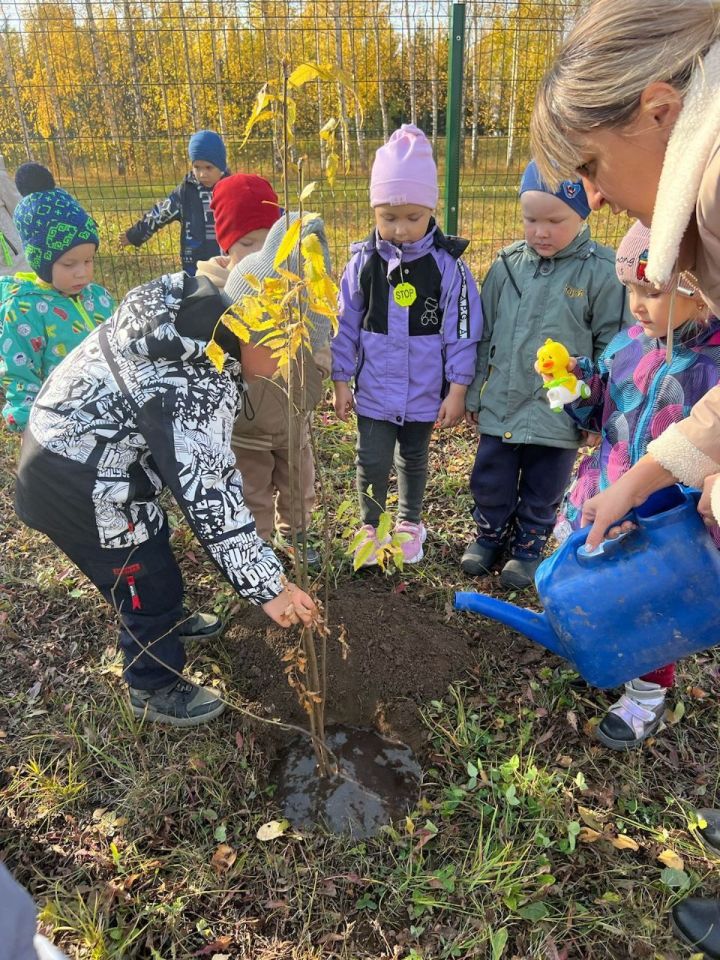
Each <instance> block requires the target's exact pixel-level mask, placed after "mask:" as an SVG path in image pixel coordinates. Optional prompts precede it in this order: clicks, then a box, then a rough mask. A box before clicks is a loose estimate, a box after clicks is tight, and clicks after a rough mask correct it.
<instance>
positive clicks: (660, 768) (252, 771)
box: [0, 414, 720, 960]
mask: <svg viewBox="0 0 720 960" xmlns="http://www.w3.org/2000/svg"><path fill="white" fill-rule="evenodd" d="M319 420H320V424H319V430H318V438H319V443H320V449H321V454H320V456H321V461H322V463H323V465H324V468H325V471H326V475H327V476H329V477H330V478H331V482H330V483H329V484H328V486H329V488H330V492H329V496H330V506H331V512H334V511H336V510H337V507H338V505H339V503H340V502H341V500H343V499H345V498H347V497H350V496H351V490H352V473H353V468H352V446H353V437H352V432H351V428H348V427H345V426H344V425H338V424H336V423H334V422H333V420H332V419H331V418H330V417H329V416H328V415H327V414H326V415H322V414H321V416H320V417H319ZM17 451H18V444H17V440H16V438H14V437H11V436H9V435H8V434H7V433H6V432H0V511H1V515H2V526H1V527H0V538H1V541H2V547H1V548H2V551H3V578H2V584H1V585H0V632H1V633H2V635H3V643H2V645H1V646H0V711H1V712H0V744H2V750H3V761H2V773H1V774H0V776H1V777H2V779H1V780H0V783H1V784H2V810H1V812H0V831H1V834H0V846H1V849H2V856H3V858H4V859H5V860H6V861H7V862H8V864H9V865H10V866H11V868H12V869H13V870H14V871H15V873H16V875H17V876H18V878H19V879H20V880H21V882H23V883H24V884H26V885H27V886H28V887H29V888H30V889H31V891H32V892H33V894H34V896H35V898H36V900H37V901H38V903H39V904H40V906H41V911H42V913H41V915H42V920H43V923H44V925H45V927H46V929H47V931H48V932H49V933H51V935H52V936H53V937H54V939H55V940H56V941H57V942H58V943H60V944H61V945H62V946H63V947H64V949H65V950H66V951H67V952H68V954H69V955H70V956H71V957H77V958H83V960H121V958H123V960H124V958H139V960H145V958H148V960H160V958H162V960H170V958H189V957H208V958H212V957H214V958H215V960H222V958H228V957H233V958H234V957H240V958H244V960H332V958H337V960H340V958H342V960H364V958H367V960H371V958H372V960H380V958H383V960H385V958H388V960H390V958H393V960H445V958H481V960H484V958H488V960H500V958H503V960H511V958H513V960H526V958H532V960H535V958H542V960H596V958H597V960H601V958H602V960H606V958H618V960H625V958H630V957H633V958H635V957H640V958H656V960H676V958H679V957H681V956H689V954H688V953H687V952H684V951H682V950H681V949H680V948H678V947H677V946H676V945H675V944H674V941H673V940H672V937H671V935H670V932H669V927H668V922H667V911H668V908H669V907H670V906H671V904H672V903H673V902H674V900H675V899H676V898H677V897H679V896H682V895H685V894H686V893H688V892H692V891H703V892H704V893H706V894H709V895H718V894H719V893H720V884H719V883H718V872H717V866H718V862H717V860H715V859H708V855H707V854H706V853H705V852H704V850H703V848H702V847H701V845H700V843H699V842H698V838H697V834H696V831H695V825H696V818H695V814H694V810H695V808H696V807H697V806H704V805H712V804H713V803H714V802H715V801H716V798H717V797H718V778H719V776H720V767H719V765H718V749H717V744H718V734H719V732H720V731H719V730H718V721H719V717H720V714H719V713H718V710H717V698H718V693H720V680H719V679H718V670H717V660H716V658H715V657H714V656H713V655H712V654H707V655H703V656H700V657H696V658H694V659H693V660H692V661H689V662H686V663H685V664H683V667H682V670H681V672H680V681H679V685H678V688H677V690H676V692H675V695H674V697H673V704H672V708H673V709H672V710H671V711H670V712H669V713H668V728H667V729H666V730H665V731H664V732H663V733H662V734H660V735H658V737H657V738H656V739H655V740H654V741H653V742H651V743H649V744H648V745H647V746H646V747H645V748H644V749H643V750H642V751H639V752H636V753H633V754H631V755H628V756H626V757H625V756H618V755H613V754H612V753H610V752H609V751H607V750H605V749H603V748H601V747H600V746H599V745H598V744H597V743H596V742H595V741H594V740H593V739H592V728H593V725H594V724H595V723H596V722H597V720H598V719H599V717H600V716H601V715H602V712H603V709H604V707H605V706H606V705H607V703H608V697H609V695H600V694H597V693H593V692H591V691H588V690H582V689H578V688H576V687H575V686H573V685H572V683H571V681H572V679H573V674H572V673H571V672H570V671H569V670H568V669H567V668H566V666H565V665H563V664H562V663H561V662H560V661H559V660H557V659H556V658H553V657H551V656H549V655H546V654H543V653H542V652H541V651H540V650H539V649H538V648H535V647H533V646H532V645H530V644H529V643H523V642H522V641H520V640H518V639H516V638H515V639H514V638H513V637H512V636H511V635H510V634H509V633H508V632H507V631H505V630H504V629H502V628H497V627H495V626H493V625H491V624H489V623H487V622H483V621H481V620H472V619H470V618H469V617H468V616H466V615H459V614H455V613H453V612H452V611H451V609H450V606H449V601H450V598H451V596H452V593H453V591H454V590H455V589H457V588H458V587H461V586H462V587H465V588H468V587H469V586H470V584H469V583H468V582H467V581H466V580H464V579H463V578H462V575H461V574H460V573H459V571H458V567H457V561H458V559H459V555H460V549H461V545H462V543H463V542H464V540H465V539H466V538H467V537H468V536H469V534H470V532H471V527H470V523H469V521H468V506H469V501H468V496H467V494H466V477H467V473H468V470H469V466H470V463H471V459H472V454H473V438H472V437H471V436H470V434H469V433H468V432H466V431H465V430H464V428H457V429H456V430H454V431H452V432H451V433H449V434H445V435H444V436H441V437H439V438H437V440H436V442H435V443H434V445H433V462H432V469H431V472H430V478H431V479H430V487H429V491H428V497H427V507H428V517H429V520H430V523H431V525H432V530H433V536H432V537H431V540H430V542H429V550H428V557H427V560H426V562H424V563H423V564H421V565H419V566H418V567H416V568H413V569H406V570H405V571H404V572H403V573H402V574H401V575H395V576H394V577H392V578H391V580H390V583H389V584H388V589H389V590H390V591H391V592H394V593H397V592H402V593H403V595H404V596H405V597H406V598H407V608H406V609H407V610H408V622H409V623H410V622H411V621H412V619H418V620H419V619H422V618H427V617H428V616H430V613H432V615H433V616H437V615H439V614H441V615H444V616H445V618H446V619H447V624H448V628H449V629H451V630H454V631H457V632H458V633H465V634H467V636H468V638H469V639H470V640H472V641H473V646H472V653H468V658H467V665H466V666H465V667H464V668H463V669H458V670H457V673H456V675H455V676H453V677H452V682H451V683H450V684H449V685H448V686H447V687H445V688H444V689H443V690H441V691H440V692H439V694H438V696H437V697H436V698H433V699H430V700H427V701H425V702H422V703H421V704H420V712H419V714H418V717H417V721H416V725H417V731H416V732H417V736H416V738H415V740H416V744H417V745H418V757H419V760H420V762H421V763H422V767H423V785H422V791H421V795H420V797H419V799H418V802H417V805H416V808H415V809H414V810H412V811H409V814H408V817H407V819H406V820H403V821H400V822H398V823H396V824H395V825H393V826H392V827H387V828H386V829H385V830H384V831H383V832H382V833H381V834H380V835H379V836H378V837H376V838H375V839H372V840H364V841H362V842H353V841H352V840H351V839H349V838H343V837H332V836H327V835H326V834H324V833H323V832H322V831H316V832H304V833H299V832H295V831H293V830H289V831H288V832H287V833H285V834H284V835H283V836H281V837H278V838H277V839H275V840H271V841H267V842H261V841H259V840H258V839H257V837H256V833H257V830H258V828H259V826H260V825H262V824H263V823H265V822H267V821H269V820H272V819H276V818H277V817H278V810H277V808H276V806H275V804H274V801H273V781H272V774H271V764H272V761H273V759H274V757H275V752H276V740H275V739H274V738H273V730H270V731H269V732H268V731H267V729H266V727H265V725H264V724H263V723H260V722H258V721H256V720H253V719H251V718H249V717H248V716H247V714H246V713H245V712H243V711H246V710H249V711H250V712H251V713H255V714H260V715H262V716H265V717H268V716H272V709H270V708H269V705H268V704H264V705H263V704H260V703H253V702H252V701H251V700H249V699H248V698H247V696H245V695H244V694H243V689H244V687H243V671H242V669H241V670H239V671H238V669H237V668H236V669H235V670H233V664H234V663H236V660H237V657H238V651H237V650H235V649H234V648H233V644H232V638H233V636H235V634H234V633H233V624H235V623H242V621H243V616H244V614H243V608H242V607H241V606H240V605H238V604H237V603H236V602H235V599H234V598H233V596H232V594H231V592H230V590H229V588H228V587H227V586H226V585H225V584H224V582H223V581H221V580H220V579H219V577H218V576H217V574H216V573H215V572H214V569H213V568H212V567H211V565H210V564H209V562H206V560H205V558H204V556H203V555H202V552H201V551H200V550H199V549H198V548H197V546H196V545H194V543H193V541H192V538H191V537H190V536H189V535H188V534H187V532H186V531H185V530H184V528H183V526H182V524H181V522H180V521H179V519H178V521H177V524H176V527H175V532H174V544H175V548H176V551H177V553H178V555H179V556H180V558H181V563H182V566H183V570H184V573H185V577H186V581H187V583H188V588H189V592H190V594H191V596H192V597H193V599H194V600H195V601H196V602H198V603H200V602H203V601H204V602H205V604H206V605H207V601H208V599H209V598H212V604H211V605H212V606H214V608H215V609H216V610H219V611H220V612H222V613H223V614H224V615H226V616H227V617H228V620H229V624H230V630H229V634H228V638H229V639H227V640H226V641H225V642H218V643H216V644H214V645H212V646H209V647H206V648H199V649H195V650H194V651H193V652H192V655H191V660H190V665H189V669H190V672H191V673H192V674H193V675H194V676H196V677H197V678H199V679H202V680H204V681H206V682H209V683H213V684H215V685H217V686H219V687H220V688H221V689H224V690H225V694H226V696H227V698H228V699H229V701H230V702H231V704H233V706H234V708H235V709H231V710H229V711H228V712H227V713H226V715H225V716H224V717H223V718H221V720H219V721H217V722H215V723H214V724H212V725H210V726H208V727H207V728H201V729H199V730H197V731H187V732H178V731H168V730H160V729H156V728H153V727H152V726H149V725H143V724H142V723H140V722H139V721H138V720H136V719H135V718H134V717H133V716H132V715H131V714H130V713H129V711H128V709H127V706H126V703H125V700H124V697H123V685H122V681H121V678H120V665H119V662H118V659H117V656H116V654H115V646H114V632H115V631H114V624H113V618H112V616H111V614H110V612H109V611H108V610H107V609H106V608H105V607H104V606H103V605H102V603H101V601H100V600H99V598H98V597H97V596H96V595H95V593H94V592H93V590H92V589H91V587H90V586H89V584H88V583H87V582H86V581H84V580H83V578H82V577H80V576H79V575H78V574H77V573H76V572H75V570H74V569H73V567H72V566H71V565H70V564H69V563H68V562H67V561H66V560H65V559H64V558H63V557H62V555H60V554H59V553H58V552H57V551H56V550H55V549H54V548H52V547H51V546H50V545H49V544H48V543H47V542H46V541H45V540H44V538H42V537H41V536H39V535H37V534H35V533H33V532H32V531H29V530H27V529H25V528H23V527H22V526H21V525H19V524H18V522H17V521H16V520H15V518H14V514H13V511H12V487H13V464H14V462H15V459H16V456H17ZM331 562H332V579H333V584H334V588H335V589H336V590H337V591H338V593H339V594H340V595H341V594H342V593H343V590H344V589H345V590H347V589H348V586H349V585H350V584H351V583H353V584H354V585H356V581H357V578H356V577H354V575H353V574H352V571H351V569H350V567H349V564H348V561H347V558H346V557H345V556H344V553H343V544H342V541H341V540H340V539H338V540H337V541H335V542H334V543H333V547H332V556H331ZM482 586H483V588H484V589H488V590H491V591H495V590H496V587H495V584H494V583H493V581H492V580H491V579H490V578H488V579H487V580H485V581H484V582H483V584H482ZM518 599H520V600H522V601H523V602H526V603H529V602H532V601H531V597H530V596H528V597H525V598H518ZM378 617H379V619H380V624H379V627H380V629H381V630H382V629H383V623H382V611H379V612H378ZM386 632H387V633H388V636H387V638H386V641H387V643H388V644H390V645H392V644H393V641H394V637H393V634H392V631H389V630H388V631H386ZM470 649H471V648H470V647H468V650H470ZM410 668H412V671H414V672H418V671H422V670H423V668H424V661H423V658H422V652H421V651H419V652H418V657H417V659H416V662H413V663H408V673H410V672H411V670H410ZM231 677H234V679H233V682H232V683H230V682H229V680H230V678H231ZM268 709H270V712H269V713H268ZM279 719H281V720H282V719H287V718H286V717H282V716H281V717H280V718H279Z"/></svg>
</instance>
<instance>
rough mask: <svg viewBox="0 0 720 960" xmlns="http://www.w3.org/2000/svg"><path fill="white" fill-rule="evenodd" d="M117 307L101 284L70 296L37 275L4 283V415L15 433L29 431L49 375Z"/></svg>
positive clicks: (0, 303) (0, 294) (0, 330)
mask: <svg viewBox="0 0 720 960" xmlns="http://www.w3.org/2000/svg"><path fill="white" fill-rule="evenodd" d="M114 306H115V305H114V303H113V299H112V297H111V296H110V294H109V293H108V291H107V290H106V289H105V287H101V286H100V284H98V283H89V284H88V285H87V286H86V287H84V288H83V290H81V291H80V293H79V294H78V295H77V296H76V297H66V296H65V295H64V294H62V293H60V292H59V291H58V290H56V289H55V287H53V286H52V285H51V284H49V283H45V281H44V280H40V278H39V277H37V276H36V275H35V274H34V273H16V274H15V276H14V277H2V278H1V279H0V385H2V389H3V392H4V393H5V406H4V407H3V411H2V415H3V417H4V418H5V421H6V423H7V425H8V427H9V428H10V429H11V430H18V431H19V430H24V429H25V427H26V426H27V422H28V417H29V416H30V408H31V407H32V405H33V402H34V400H35V397H36V396H37V394H38V392H39V390H40V387H41V386H42V385H43V382H44V381H45V379H46V378H47V376H48V374H49V373H50V371H51V370H52V369H53V368H54V367H56V366H57V365H58V364H59V363H60V361H61V360H62V359H63V358H64V357H66V356H67V355H68V353H70V351H71V350H72V349H73V348H74V347H76V346H77V345H78V344H79V343H82V341H83V340H84V339H85V337H86V336H87V335H88V334H89V333H90V331H91V330H94V329H95V327H97V326H98V325H99V324H101V323H102V322H103V321H104V320H107V319H108V317H110V316H111V315H112V312H113V309H114Z"/></svg>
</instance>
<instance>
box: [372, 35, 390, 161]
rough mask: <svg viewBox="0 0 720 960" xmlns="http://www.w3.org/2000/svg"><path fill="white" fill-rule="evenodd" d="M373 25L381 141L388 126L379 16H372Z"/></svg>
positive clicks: (388, 128) (385, 136)
mask: <svg viewBox="0 0 720 960" xmlns="http://www.w3.org/2000/svg"><path fill="white" fill-rule="evenodd" d="M373 19H374V26H375V55H376V61H375V65H376V69H377V82H378V100H379V101H380V115H381V116H382V129H383V142H387V139H388V137H389V136H390V127H389V124H388V109H387V102H386V100H385V81H384V79H383V62H382V51H381V49H380V18H379V17H374V18H373Z"/></svg>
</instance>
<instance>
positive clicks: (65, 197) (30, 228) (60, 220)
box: [13, 163, 100, 283]
mask: <svg viewBox="0 0 720 960" xmlns="http://www.w3.org/2000/svg"><path fill="white" fill-rule="evenodd" d="M15 183H16V184H17V186H18V189H19V190H20V193H22V194H23V198H22V200H21V201H20V203H19V204H18V205H17V207H16V208H15V213H14V214H13V219H14V221H15V226H16V227H17V229H18V233H19V234H20V239H21V240H22V243H23V247H24V249H25V256H26V257H27V260H28V263H29V264H30V266H31V267H32V268H33V270H34V271H35V273H36V274H37V275H38V276H39V277H40V279H41V280H45V281H46V283H51V282H52V267H53V264H54V263H55V261H56V260H58V259H59V258H60V257H61V256H62V255H63V254H64V253H67V251H68V250H71V249H72V248H73V247H77V246H79V245H80V244H81V243H94V244H95V246H96V247H98V246H100V237H99V236H98V228H97V224H96V223H95V221H94V220H93V218H92V217H91V216H90V214H89V213H87V212H86V211H85V210H83V208H82V207H81V206H80V204H79V203H78V202H77V200H76V199H75V197H72V196H71V195H70V194H69V193H68V192H67V191H66V190H62V189H61V188H60V187H56V186H55V181H54V180H53V178H52V174H51V173H50V171H49V170H47V169H46V168H45V167H43V166H41V165H40V164H35V163H33V164H30V163H26V164H24V165H23V166H22V167H20V168H19V169H18V171H17V173H16V175H15Z"/></svg>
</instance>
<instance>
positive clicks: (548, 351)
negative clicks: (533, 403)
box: [536, 337, 590, 413]
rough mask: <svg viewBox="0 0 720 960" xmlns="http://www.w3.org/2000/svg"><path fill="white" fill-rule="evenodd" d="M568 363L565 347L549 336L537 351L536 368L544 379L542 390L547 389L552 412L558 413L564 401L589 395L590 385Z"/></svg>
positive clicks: (568, 358) (568, 401) (570, 401)
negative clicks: (576, 374) (573, 371)
mask: <svg viewBox="0 0 720 960" xmlns="http://www.w3.org/2000/svg"><path fill="white" fill-rule="evenodd" d="M569 363H570V354H569V353H568V351H567V349H566V348H565V347H564V346H563V345H562V343H559V342H558V341H557V340H551V339H550V338H549V337H548V339H547V340H546V341H545V343H544V344H543V345H542V346H541V347H540V349H539V350H538V352H537V364H536V370H537V371H538V373H539V374H540V375H541V376H542V378H543V380H545V382H544V383H543V390H547V398H548V403H549V404H550V409H551V410H552V411H553V413H560V412H561V411H562V409H563V407H564V406H565V404H566V403H572V401H573V400H578V399H579V398H580V397H582V398H583V399H586V398H587V397H589V396H590V387H588V385H587V384H586V383H583V381H582V380H578V378H577V377H576V376H575V374H574V373H571V372H570V371H569V370H568V364H569Z"/></svg>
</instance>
